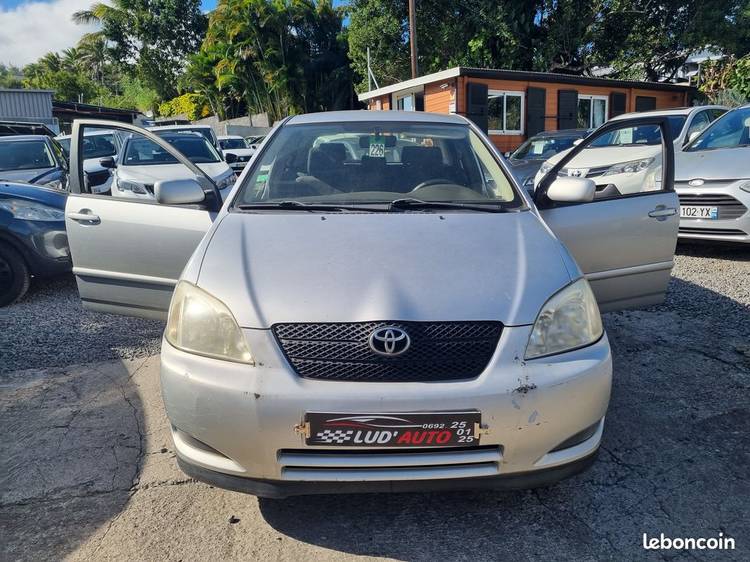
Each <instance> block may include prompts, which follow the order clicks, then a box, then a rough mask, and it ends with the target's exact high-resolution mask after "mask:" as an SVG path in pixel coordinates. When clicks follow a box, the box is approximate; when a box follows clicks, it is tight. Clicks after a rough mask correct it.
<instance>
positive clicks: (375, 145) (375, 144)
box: [368, 137, 385, 158]
mask: <svg viewBox="0 0 750 562" xmlns="http://www.w3.org/2000/svg"><path fill="white" fill-rule="evenodd" d="M368 156H370V157H371V158H385V139H384V138H383V137H375V138H370V151H369V152H368Z"/></svg>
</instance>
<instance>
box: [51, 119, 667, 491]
mask: <svg viewBox="0 0 750 562" xmlns="http://www.w3.org/2000/svg"><path fill="white" fill-rule="evenodd" d="M91 125H92V124H90V123H88V122H85V121H84V122H79V123H77V124H76V125H75V126H76V127H77V128H84V129H85V128H86V127H87V126H91ZM646 126H655V127H658V129H659V131H661V132H662V133H664V132H665V131H666V128H667V126H668V125H667V122H666V120H665V119H664V118H660V117H646V118H640V119H636V120H624V121H620V122H613V123H609V124H605V125H604V126H602V127H601V128H600V129H599V130H597V131H596V132H594V133H593V134H592V135H591V136H590V137H588V138H587V139H585V140H583V142H582V143H581V144H580V145H578V146H576V147H575V148H574V149H573V150H571V151H570V152H569V153H568V154H567V155H566V156H564V157H562V158H561V159H560V161H559V162H558V163H557V165H556V166H555V167H553V168H552V169H551V170H550V172H549V173H548V174H547V176H546V177H545V178H542V180H541V182H540V184H539V189H538V190H537V191H536V193H535V200H534V201H532V200H531V198H530V197H529V195H528V194H527V193H526V192H525V190H523V189H522V188H521V186H520V185H518V183H517V182H516V180H515V179H514V177H513V174H512V173H511V171H510V169H509V168H508V166H507V165H506V164H505V163H504V162H503V161H502V159H501V158H498V156H497V153H496V151H495V149H494V147H493V145H492V144H491V142H490V140H489V138H488V137H487V136H486V135H485V134H484V133H482V132H481V130H480V129H478V128H477V127H476V126H475V125H474V124H473V123H471V122H470V121H468V120H467V119H465V118H463V117H460V116H456V115H442V114H437V113H425V112H399V111H375V112H368V111H351V112H325V113H317V114H311V115H301V116H293V117H290V118H287V119H285V120H284V121H283V122H281V123H280V124H279V125H278V126H277V127H276V128H275V129H274V130H273V132H272V133H271V134H270V138H269V139H267V140H266V142H265V143H264V145H263V149H262V151H261V152H260V153H259V154H258V155H256V157H255V158H254V159H253V162H252V163H251V168H250V169H248V170H246V171H245V172H244V173H243V176H242V180H241V181H240V182H238V183H237V185H236V186H235V187H234V189H233V190H232V193H231V194H230V195H229V197H228V198H227V200H226V201H225V202H224V203H223V204H221V203H220V199H219V198H218V197H216V194H215V192H216V190H215V189H214V193H213V196H212V197H208V196H207V193H206V190H205V188H204V186H203V185H201V183H200V181H198V180H197V179H184V178H185V176H182V175H179V176H175V177H176V178H178V179H166V177H165V179H162V180H161V181H159V182H157V184H156V186H155V188H154V192H155V197H156V201H157V203H159V204H158V205H154V204H149V205H144V204H139V203H138V202H136V201H129V200H118V199H114V198H108V197H97V196H91V195H90V194H88V193H86V192H87V188H86V185H85V182H83V181H82V180H80V178H79V177H78V170H77V169H76V170H75V174H74V176H73V182H72V189H71V194H70V196H69V198H68V203H67V208H66V220H67V227H68V236H69V238H70V244H71V249H72V253H73V259H74V264H75V266H76V274H77V276H78V280H79V284H78V287H79V291H80V296H81V299H82V301H83V303H84V305H85V306H86V307H87V308H89V309H91V310H98V311H103V312H116V313H120V314H128V315H135V316H147V317H152V318H164V317H168V320H167V325H166V330H165V336H164V340H163V343H162V348H161V389H162V393H163V398H164V403H165V406H166V412H167V415H168V417H169V420H170V427H171V431H172V436H173V438H174V444H175V451H176V452H177V458H178V462H179V464H180V466H181V467H182V469H183V470H184V471H185V472H186V473H188V474H189V475H191V476H193V477H195V478H197V479H200V480H204V481H206V482H211V483H213V484H214V485H216V486H219V487H223V488H229V489H233V490H240V491H245V492H250V493H253V494H257V495H260V496H271V497H281V496H285V495H291V494H308V493H319V492H326V493H328V492H350V491H402V490H413V489H434V488H439V489H446V488H451V489H465V488H476V487H493V488H494V487H497V488H504V487H505V488H508V487H535V486H541V485H546V484H549V483H551V482H554V481H556V480H559V479H561V478H565V477H567V476H570V475H572V474H574V473H576V472H579V471H580V470H583V469H584V468H586V467H587V466H588V465H589V464H590V463H591V462H592V461H593V459H594V456H595V454H596V451H597V449H598V447H599V443H600V441H601V436H602V430H603V427H604V417H605V413H606V410H607V404H608V401H609V394H610V387H611V380H612V362H611V353H610V347H609V342H608V340H607V336H606V334H605V333H604V330H603V327H602V322H601V318H600V314H599V310H600V309H601V310H617V309H620V308H624V307H633V306H647V305H651V304H654V303H657V302H660V301H661V300H662V299H663V296H664V293H665V291H666V288H667V284H668V283H669V278H670V269H671V267H672V263H673V255H674V248H675V244H676V241H677V226H678V222H679V219H678V217H677V206H678V201H677V196H676V194H675V193H674V191H673V189H672V183H673V181H672V178H673V152H672V150H671V146H670V147H668V148H667V149H666V150H665V154H664V155H663V156H660V158H661V160H662V162H663V163H664V167H663V169H662V181H661V182H660V186H659V188H658V189H654V190H650V189H648V190H644V191H643V192H642V193H640V194H638V195H631V196H628V197H619V198H610V199H607V200H601V201H595V200H594V191H595V184H594V182H593V180H591V179H588V178H580V177H558V176H557V172H558V169H560V168H562V167H580V164H579V163H578V162H576V160H577V159H579V158H582V157H583V158H585V155H584V152H585V151H586V150H587V149H588V145H590V144H592V143H596V142H598V141H600V139H601V138H603V137H605V136H606V137H607V138H610V137H612V134H613V133H614V132H616V131H618V130H619V129H621V128H628V129H634V128H640V127H646ZM121 127H122V128H123V129H124V130H127V131H131V132H133V133H135V132H137V129H136V128H135V127H133V126H130V125H124V124H123V125H121ZM340 132H346V133H348V134H351V135H358V136H359V137H360V139H361V140H360V142H358V143H357V146H366V147H367V150H366V151H365V152H364V153H363V154H362V155H361V157H359V158H358V159H357V160H351V159H348V158H347V157H346V149H345V148H343V147H340V146H336V144H337V143H336V142H330V143H328V142H325V143H318V142H317V141H318V139H320V138H332V137H333V136H334V135H336V134H338V133H340ZM75 136H76V137H77V135H75ZM402 138H408V139H409V140H410V143H409V144H404V145H402V146H399V145H398V143H397V139H402ZM155 141H158V142H156V144H158V146H159V147H160V148H161V149H162V150H164V151H168V152H170V151H171V150H172V147H170V145H169V144H168V143H167V142H166V141H165V140H164V139H155ZM388 150H391V151H393V150H398V151H399V152H400V153H399V154H398V158H393V159H391V160H389V159H387V158H386V154H387V152H388ZM593 150H600V149H593ZM125 153H126V154H127V151H126V152H125ZM174 155H175V157H176V158H177V160H179V162H180V163H181V164H182V165H183V166H184V167H185V168H186V169H187V170H189V171H190V173H191V174H192V176H193V178H198V179H200V178H202V177H203V176H202V172H201V170H200V169H199V168H198V167H197V166H196V165H195V164H194V163H193V162H191V161H190V160H189V159H188V158H185V157H184V156H182V155H181V154H179V153H178V152H176V151H175V152H174ZM582 155H584V156H582ZM74 168H75V167H74ZM173 289H174V291H173ZM597 301H598V303H597ZM167 311H169V312H168V316H167Z"/></svg>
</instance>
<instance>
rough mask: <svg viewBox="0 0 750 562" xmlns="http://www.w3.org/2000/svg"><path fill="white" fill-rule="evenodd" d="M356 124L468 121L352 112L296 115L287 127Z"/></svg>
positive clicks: (453, 117)
mask: <svg viewBox="0 0 750 562" xmlns="http://www.w3.org/2000/svg"><path fill="white" fill-rule="evenodd" d="M353 121H356V122H373V121H374V122H382V123H389V122H407V123H433V124H436V123H440V124H452V125H466V120H465V119H464V118H463V117H459V116H457V115H451V114H446V113H428V112H426V111H393V110H387V111H383V110H365V109H362V110H352V111H325V112H320V113H306V114H304V115H295V116H294V117H291V118H290V119H289V121H287V122H286V124H287V125H305V124H310V123H316V124H317V123H351V122H353Z"/></svg>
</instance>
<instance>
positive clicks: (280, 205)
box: [236, 201, 386, 212]
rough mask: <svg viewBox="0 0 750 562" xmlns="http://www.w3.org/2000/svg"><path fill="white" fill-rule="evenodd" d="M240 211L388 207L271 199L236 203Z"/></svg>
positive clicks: (358, 209) (352, 209)
mask: <svg viewBox="0 0 750 562" xmlns="http://www.w3.org/2000/svg"><path fill="white" fill-rule="evenodd" d="M236 207H237V208H238V209H239V210H240V211H256V210H260V211H262V210H265V209H284V210H285V211H331V212H341V211H362V212H384V211H385V210H386V209H379V208H375V207H363V206H359V205H337V204H331V205H327V204H325V203H302V202H300V201H269V202H267V203H243V204H241V205H236Z"/></svg>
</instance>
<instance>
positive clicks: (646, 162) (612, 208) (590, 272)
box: [534, 117, 679, 312]
mask: <svg viewBox="0 0 750 562" xmlns="http://www.w3.org/2000/svg"><path fill="white" fill-rule="evenodd" d="M553 161H554V160H553ZM568 178H583V179H586V180H591V181H592V182H593V183H594V184H595V191H594V192H593V198H591V197H589V199H588V200H585V199H584V200H578V201H568V202H566V201H564V199H565V193H564V190H565V189H566V186H572V185H573V183H574V182H570V181H569V180H568ZM566 181H567V183H566ZM579 183H580V182H579ZM553 186H554V187H553ZM555 192H556V193H555ZM573 199H575V198H573ZM534 201H535V203H536V205H537V208H538V209H539V211H540V213H541V216H542V217H543V219H544V221H545V222H546V223H547V224H548V225H549V227H550V228H551V229H552V230H553V231H554V232H555V234H556V235H557V236H558V237H559V238H560V239H561V240H562V241H563V243H564V244H565V245H566V246H567V248H568V250H569V251H570V252H571V254H572V255H573V257H574V258H575V260H576V261H577V262H578V265H579V266H580V267H581V269H582V270H583V273H584V274H585V276H586V278H587V279H588V280H589V282H590V283H591V287H592V289H593V291H594V294H595V295H596V298H597V300H598V302H599V308H600V309H601V310H602V311H603V312H606V311H611V310H618V309H623V308H636V307H644V306H650V305H653V304H658V303H660V302H662V300H663V299H664V295H665V293H666V290H667V286H668V284H669V278H670V271H671V269H672V265H673V263H674V250H675V246H676V244H677V230H678V226H679V216H678V209H679V201H678V198H677V195H676V193H675V192H674V145H673V143H672V138H671V133H670V129H669V124H668V122H667V120H666V118H663V117H635V118H633V119H623V120H617V121H611V122H609V123H606V124H605V125H603V126H602V127H600V128H599V129H597V130H596V131H594V133H592V134H591V135H590V136H589V137H587V138H586V139H584V140H583V141H582V142H581V143H580V144H579V145H578V146H575V147H573V149H571V150H570V152H569V153H567V154H566V155H565V156H563V157H562V158H561V159H559V160H558V161H556V162H555V164H554V166H552V168H551V169H549V170H548V171H547V173H546V174H545V176H544V177H543V178H541V179H540V180H539V182H538V183H537V185H536V190H535V192H534Z"/></svg>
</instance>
